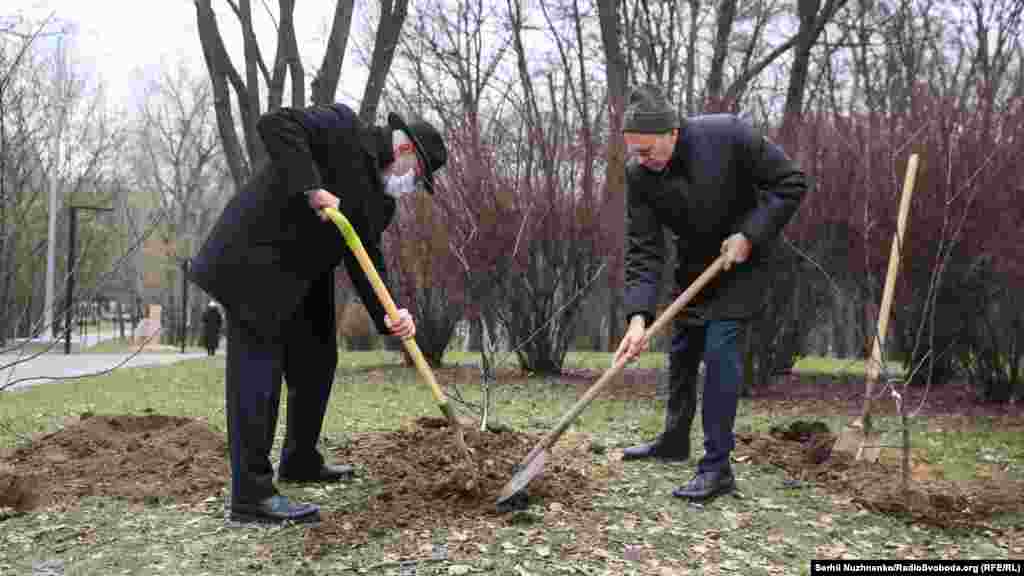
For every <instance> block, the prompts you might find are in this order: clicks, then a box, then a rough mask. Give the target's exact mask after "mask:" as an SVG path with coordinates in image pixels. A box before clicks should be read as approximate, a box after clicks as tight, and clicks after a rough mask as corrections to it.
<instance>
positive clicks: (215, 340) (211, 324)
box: [203, 301, 224, 356]
mask: <svg viewBox="0 0 1024 576" xmlns="http://www.w3.org/2000/svg"><path fill="white" fill-rule="evenodd" d="M223 325H224V316H223V315H222V314H221V313H220V308H219V307H218V306H217V303H216V302H213V301H211V302H210V305H209V306H207V307H206V310H204V311H203V347H204V348H206V352H207V353H208V354H209V355H210V356H213V355H214V354H216V353H217V347H218V346H219V345H220V330H221V327H222V326H223Z"/></svg>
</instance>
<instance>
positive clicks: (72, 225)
mask: <svg viewBox="0 0 1024 576" xmlns="http://www.w3.org/2000/svg"><path fill="white" fill-rule="evenodd" d="M68 210H69V211H70V213H69V216H70V217H69V218H68V293H67V301H66V302H65V306H66V308H65V312H64V353H65V354H71V327H72V326H73V324H72V311H73V310H74V308H75V305H74V304H75V235H76V230H77V228H78V211H79V210H93V211H95V212H113V211H114V209H113V208H104V207H102V206H68Z"/></svg>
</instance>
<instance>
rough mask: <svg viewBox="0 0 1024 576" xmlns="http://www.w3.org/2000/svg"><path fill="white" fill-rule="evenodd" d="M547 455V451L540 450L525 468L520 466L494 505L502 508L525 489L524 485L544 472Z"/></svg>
mask: <svg viewBox="0 0 1024 576" xmlns="http://www.w3.org/2000/svg"><path fill="white" fill-rule="evenodd" d="M547 455H548V452H547V450H542V451H541V452H539V453H538V454H537V455H536V456H534V458H533V459H532V460H530V461H529V462H527V463H526V465H525V466H520V468H519V471H518V472H516V473H515V475H514V476H512V479H511V480H509V481H508V483H506V484H505V487H504V488H502V489H501V494H500V495H499V496H498V500H497V502H495V505H497V506H498V507H499V508H500V507H502V506H503V505H505V504H506V503H507V502H508V501H509V499H511V498H512V497H513V496H516V495H517V494H519V493H520V492H521V491H522V490H523V488H526V485H527V484H529V483H530V481H531V480H533V479H534V477H535V476H537V475H538V474H540V473H541V471H542V470H544V461H545V460H546V459H547Z"/></svg>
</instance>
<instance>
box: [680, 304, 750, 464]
mask: <svg viewBox="0 0 1024 576" xmlns="http://www.w3.org/2000/svg"><path fill="white" fill-rule="evenodd" d="M745 324H746V322H745V321H744V320H715V321H709V322H707V323H706V324H704V325H684V324H682V323H681V322H680V323H677V324H676V329H675V332H674V334H673V335H672V349H671V352H670V354H669V365H670V367H669V370H670V374H671V378H672V380H673V382H672V385H673V386H679V385H682V386H690V387H696V383H697V369H698V367H699V365H700V361H701V358H703V359H704V369H705V378H704V400H703V402H702V404H701V419H702V420H703V423H704V457H703V458H701V460H700V462H699V464H698V467H697V469H698V471H699V472H712V471H714V472H717V471H721V470H724V469H727V468H728V467H729V454H730V453H731V452H732V450H733V448H734V447H735V445H736V440H735V438H734V436H733V430H732V429H733V424H734V423H735V421H736V405H737V404H738V403H739V390H740V381H741V379H742V378H743V371H742V364H741V358H740V349H739V335H740V331H741V330H742V329H743V328H744V326H745ZM690 397H692V398H695V397H696V394H692V395H690ZM691 410H692V408H691ZM685 427H686V429H687V433H689V432H688V430H689V423H686V425H685Z"/></svg>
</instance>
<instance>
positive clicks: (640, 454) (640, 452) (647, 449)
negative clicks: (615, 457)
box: [622, 439, 690, 462]
mask: <svg viewBox="0 0 1024 576" xmlns="http://www.w3.org/2000/svg"><path fill="white" fill-rule="evenodd" d="M689 457H690V446H689V442H687V443H686V445H683V443H682V442H680V443H679V444H678V445H675V446H668V445H667V444H666V443H664V442H662V441H661V440H660V439H658V440H655V441H654V442H648V443H646V444H640V445H639V446H630V447H629V448H626V449H625V450H623V451H622V459H623V460H642V459H644V458H657V459H658V460H666V461H680V462H681V461H683V460H687V459H688V458H689Z"/></svg>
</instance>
